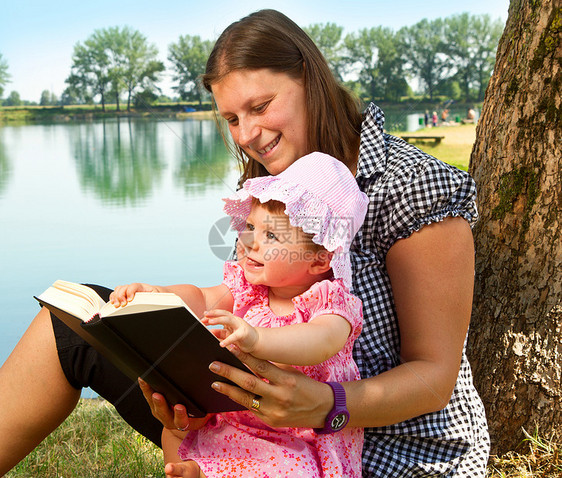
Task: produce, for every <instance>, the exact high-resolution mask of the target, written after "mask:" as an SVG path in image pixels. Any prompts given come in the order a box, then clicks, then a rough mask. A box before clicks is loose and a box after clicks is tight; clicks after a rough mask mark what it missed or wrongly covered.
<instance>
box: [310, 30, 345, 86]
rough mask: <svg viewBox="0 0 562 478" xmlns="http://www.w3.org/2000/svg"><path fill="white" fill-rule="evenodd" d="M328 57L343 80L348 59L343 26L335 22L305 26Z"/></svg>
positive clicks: (332, 67)
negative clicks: (344, 55) (344, 51)
mask: <svg viewBox="0 0 562 478" xmlns="http://www.w3.org/2000/svg"><path fill="white" fill-rule="evenodd" d="M304 31H305V32H306V33H307V34H308V36H309V37H310V38H311V39H312V41H314V43H315V44H316V46H317V47H318V49H319V50H320V51H321V52H322V54H323V55H324V58H326V61H327V62H328V64H329V65H330V68H331V70H332V72H333V73H334V75H335V76H336V78H338V80H339V81H343V74H344V73H345V69H346V59H345V58H344V57H343V53H342V50H343V43H342V33H343V27H340V26H338V25H336V24H335V23H325V24H324V23H315V24H313V25H310V26H308V27H305V28H304Z"/></svg>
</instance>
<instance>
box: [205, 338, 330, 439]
mask: <svg viewBox="0 0 562 478" xmlns="http://www.w3.org/2000/svg"><path fill="white" fill-rule="evenodd" d="M230 350H231V351H232V353H234V355H236V356H237V357H238V358H239V359H240V360H241V361H242V362H244V363H245V364H246V365H247V366H248V367H249V368H250V369H251V370H253V371H254V372H255V373H256V374H257V375H259V377H263V378H264V379H267V381H264V380H261V379H260V378H259V377H256V376H255V375H252V374H251V373H247V372H244V371H243V370H240V369H238V368H236V367H231V366H229V365H226V364H223V363H220V362H213V363H212V364H211V366H210V369H211V371H212V372H214V373H216V374H217V375H220V376H222V377H225V378H227V379H229V380H231V381H232V382H234V383H235V384H237V385H238V387H236V386H234V385H230V384H227V383H224V382H214V383H213V388H214V389H215V390H217V391H218V392H220V393H223V394H224V395H227V396H228V397H230V398H231V399H232V400H234V401H235V402H237V403H240V404H241V405H243V406H245V407H246V408H248V409H249V410H251V411H253V412H255V413H256V415H257V416H258V417H259V418H260V419H261V420H262V421H264V422H265V423H267V424H268V425H270V426H272V427H307V428H314V427H317V428H318V427H320V428H321V427H323V426H324V421H325V419H326V416H327V415H328V413H329V412H330V410H331V409H332V407H333V405H334V395H333V392H332V389H331V388H330V386H329V385H326V384H325V383H322V382H317V381H316V380H313V379H311V378H309V377H307V376H306V375H304V374H303V373H301V372H299V371H298V370H296V369H294V368H293V367H291V366H288V365H287V366H283V368H281V366H276V365H274V364H272V363H271V362H268V361H266V360H260V359H257V358H255V357H253V356H251V355H249V354H246V353H244V352H242V351H240V350H239V349H237V348H236V347H231V348H230ZM255 398H256V399H258V400H259V409H257V410H256V408H252V404H253V403H254V402H253V400H254V399H255Z"/></svg>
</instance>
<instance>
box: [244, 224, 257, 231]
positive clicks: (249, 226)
mask: <svg viewBox="0 0 562 478" xmlns="http://www.w3.org/2000/svg"><path fill="white" fill-rule="evenodd" d="M254 229H255V227H254V225H253V224H250V223H246V231H253V230H254Z"/></svg>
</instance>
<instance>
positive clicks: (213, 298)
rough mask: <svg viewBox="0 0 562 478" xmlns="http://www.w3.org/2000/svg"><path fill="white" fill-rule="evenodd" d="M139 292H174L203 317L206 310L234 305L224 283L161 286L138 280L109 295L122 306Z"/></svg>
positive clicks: (116, 289) (111, 300)
mask: <svg viewBox="0 0 562 478" xmlns="http://www.w3.org/2000/svg"><path fill="white" fill-rule="evenodd" d="M137 292H171V293H174V294H176V295H178V296H180V297H181V299H182V300H183V301H184V302H185V303H186V304H187V305H189V307H190V308H191V309H192V310H193V312H195V314H196V315H197V316H198V317H202V316H203V312H204V311H205V310H209V309H214V308H217V307H220V308H221V309H225V310H232V307H233V305H234V299H233V297H232V293H231V292H230V290H229V289H228V287H227V286H226V285H224V284H220V285H217V286H214V287H204V288H199V287H197V286H194V285H191V284H176V285H169V286H160V285H150V284H143V283H140V282H136V283H133V284H128V285H121V286H118V287H116V288H115V290H114V291H113V292H112V293H111V295H110V296H109V300H110V302H111V303H112V304H113V305H114V306H115V307H122V306H124V305H126V304H127V303H128V302H130V301H131V300H133V297H135V294H136V293H137Z"/></svg>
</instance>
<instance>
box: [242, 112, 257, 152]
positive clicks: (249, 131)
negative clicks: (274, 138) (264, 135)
mask: <svg viewBox="0 0 562 478" xmlns="http://www.w3.org/2000/svg"><path fill="white" fill-rule="evenodd" d="M238 121H239V124H238V143H239V145H240V146H242V147H246V148H247V147H250V146H251V145H252V143H253V142H254V141H255V140H256V138H257V137H258V136H259V134H260V128H259V126H258V125H257V123H256V121H255V119H253V118H244V119H240V120H238Z"/></svg>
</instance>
